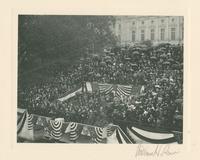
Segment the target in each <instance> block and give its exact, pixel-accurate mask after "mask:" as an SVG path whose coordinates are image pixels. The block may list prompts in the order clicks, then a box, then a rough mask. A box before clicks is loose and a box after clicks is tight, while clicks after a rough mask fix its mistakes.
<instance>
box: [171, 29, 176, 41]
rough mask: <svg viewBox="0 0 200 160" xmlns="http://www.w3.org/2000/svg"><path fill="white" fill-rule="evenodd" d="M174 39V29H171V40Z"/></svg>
mask: <svg viewBox="0 0 200 160" xmlns="http://www.w3.org/2000/svg"><path fill="white" fill-rule="evenodd" d="M175 39H176V28H171V40H175Z"/></svg>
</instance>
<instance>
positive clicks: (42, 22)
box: [18, 15, 116, 72]
mask: <svg viewBox="0 0 200 160" xmlns="http://www.w3.org/2000/svg"><path fill="white" fill-rule="evenodd" d="M114 21H115V18H114V17H112V16H60V15H59V16H58V15H56V16H51V15H20V16H19V25H18V37H19V38H18V66H19V71H20V72H26V71H28V70H31V69H34V68H35V67H37V66H38V65H39V66H43V65H45V64H48V63H49V64H51V63H53V62H54V61H57V60H59V59H62V60H63V59H67V60H70V62H73V60H75V59H76V57H80V56H82V54H83V53H84V52H86V50H90V52H92V53H93V52H95V53H98V52H100V51H101V50H102V49H103V47H105V46H110V45H114V44H115V42H116V41H115V37H114V35H113V33H112V31H111V29H110V26H111V25H112V23H114Z"/></svg>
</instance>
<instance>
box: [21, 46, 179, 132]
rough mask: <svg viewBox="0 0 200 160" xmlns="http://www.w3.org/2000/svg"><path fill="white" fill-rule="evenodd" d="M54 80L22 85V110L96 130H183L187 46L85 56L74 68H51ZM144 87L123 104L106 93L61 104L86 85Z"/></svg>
mask: <svg viewBox="0 0 200 160" xmlns="http://www.w3.org/2000/svg"><path fill="white" fill-rule="evenodd" d="M47 71H49V72H50V74H51V77H50V78H48V79H47V80H42V81H41V82H39V83H35V84H34V85H24V86H22V85H20V86H19V89H18V96H19V97H18V107H22V108H27V109H28V110H29V111H30V112H32V113H36V114H41V115H45V116H51V117H63V118H65V120H66V121H76V122H80V123H87V124H91V125H97V126H105V125H107V124H108V123H111V122H112V123H114V122H117V121H129V122H135V123H138V124H140V125H143V124H144V125H147V126H150V127H158V128H159V127H162V128H169V127H171V128H177V127H179V128H181V127H182V124H181V123H177V122H178V121H179V122H182V120H180V117H181V116H182V114H183V113H182V112H183V111H182V107H183V102H182V99H183V46H181V45H170V44H163V45H159V46H156V47H146V46H135V47H115V48H112V49H110V50H109V51H108V50H107V51H105V53H104V54H103V55H85V56H84V57H83V58H81V59H80V61H79V63H75V64H73V65H72V66H70V67H66V66H62V65H61V64H59V65H53V66H51V67H50V68H47V69H45V70H44V71H43V72H47ZM86 81H90V82H91V81H95V82H100V83H111V84H124V85H131V86H138V85H140V86H142V89H141V92H140V94H138V95H134V96H131V97H128V98H127V99H126V100H125V101H124V100H123V101H122V100H116V99H115V97H113V95H112V94H111V95H105V94H103V93H99V92H97V93H79V94H77V95H76V96H75V97H73V98H71V99H69V100H68V101H66V102H59V101H57V99H58V98H60V97H62V96H63V95H64V94H65V93H66V92H67V91H70V90H72V89H74V88H76V87H77V86H81V84H82V83H83V82H86Z"/></svg>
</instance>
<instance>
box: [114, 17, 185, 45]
mask: <svg viewBox="0 0 200 160" xmlns="http://www.w3.org/2000/svg"><path fill="white" fill-rule="evenodd" d="M114 33H115V35H116V36H117V39H118V43H119V44H121V45H133V44H134V43H140V42H142V41H147V40H151V41H152V43H153V44H155V45H156V44H159V43H172V44H182V43H183V38H184V18H183V16H118V17H116V23H115V26H114Z"/></svg>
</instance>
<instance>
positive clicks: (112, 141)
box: [107, 128, 119, 144]
mask: <svg viewBox="0 0 200 160" xmlns="http://www.w3.org/2000/svg"><path fill="white" fill-rule="evenodd" d="M116 130H117V129H116V128H115V130H114V131H113V134H112V135H111V136H109V137H107V144H119V141H118V139H117V138H116V137H117V135H116Z"/></svg>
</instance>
